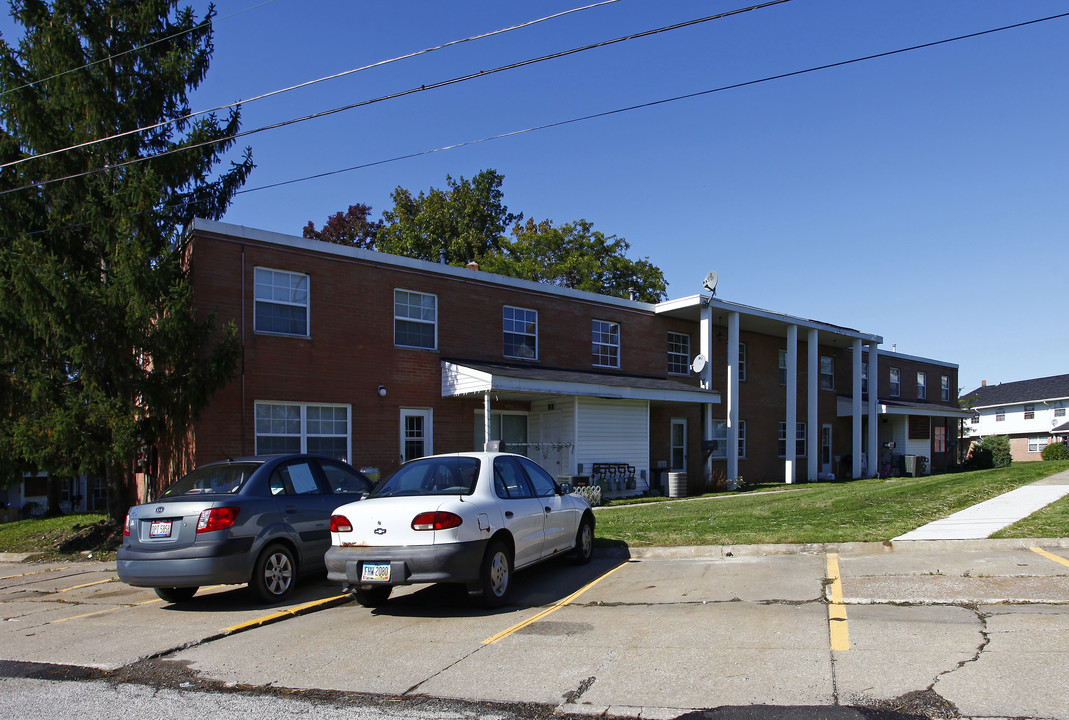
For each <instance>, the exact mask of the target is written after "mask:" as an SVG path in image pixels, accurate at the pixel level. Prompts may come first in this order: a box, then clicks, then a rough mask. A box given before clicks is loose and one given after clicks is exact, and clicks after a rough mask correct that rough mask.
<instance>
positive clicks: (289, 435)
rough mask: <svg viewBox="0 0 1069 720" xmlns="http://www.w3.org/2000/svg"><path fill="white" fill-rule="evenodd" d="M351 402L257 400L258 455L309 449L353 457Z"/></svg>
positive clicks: (309, 451)
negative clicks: (321, 402) (350, 451)
mask: <svg viewBox="0 0 1069 720" xmlns="http://www.w3.org/2000/svg"><path fill="white" fill-rule="evenodd" d="M350 411H351V410H350V406H349V405H312V404H304V403H269V402H258V403H256V454H257V455H275V454H280V453H299V452H307V453H314V454H316V455H326V456H328V457H333V458H338V459H339V460H345V461H346V462H348V460H349V449H350V447H351V446H352V443H351V439H352V436H351V434H350V420H349V418H350Z"/></svg>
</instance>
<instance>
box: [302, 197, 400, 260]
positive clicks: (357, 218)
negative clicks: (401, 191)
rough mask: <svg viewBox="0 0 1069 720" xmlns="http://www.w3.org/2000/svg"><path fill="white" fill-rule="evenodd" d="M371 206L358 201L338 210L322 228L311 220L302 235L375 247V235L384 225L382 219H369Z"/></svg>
mask: <svg viewBox="0 0 1069 720" xmlns="http://www.w3.org/2000/svg"><path fill="white" fill-rule="evenodd" d="M370 215H371V206H370V205H364V204H363V203H357V204H356V205H350V206H349V209H348V210H346V211H345V212H343V213H342V212H336V213H334V214H333V215H331V216H330V217H328V218H327V221H326V222H325V223H323V229H322V230H316V226H315V223H313V222H312V221H311V220H309V221H308V224H307V225H305V226H304V230H303V231H302V233H301V234H302V235H303V236H304V237H306V238H308V239H309V240H323V241H324V242H330V243H335V244H337V245H346V246H348V247H358V248H366V249H368V250H373V249H374V248H375V236H376V235H377V234H378V232H379V229H380V228H381V227H382V221H380V220H371V219H369V218H370Z"/></svg>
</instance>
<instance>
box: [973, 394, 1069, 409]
mask: <svg viewBox="0 0 1069 720" xmlns="http://www.w3.org/2000/svg"><path fill="white" fill-rule="evenodd" d="M1066 400H1069V397H1052V398H1041V399H1038V400H1017V401H1016V402H1008V403H1002V404H1000V405H973V407H972V409H973V410H988V409H991V408H1011V407H1016V406H1018V405H1022V406H1023V405H1039V404H1043V405H1050V404H1051V403H1056V402H1065V401H1066Z"/></svg>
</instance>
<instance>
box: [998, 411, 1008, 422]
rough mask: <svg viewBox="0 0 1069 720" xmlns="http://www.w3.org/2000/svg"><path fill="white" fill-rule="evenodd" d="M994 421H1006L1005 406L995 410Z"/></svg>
mask: <svg viewBox="0 0 1069 720" xmlns="http://www.w3.org/2000/svg"><path fill="white" fill-rule="evenodd" d="M995 422H1006V408H997V409H996V410H995Z"/></svg>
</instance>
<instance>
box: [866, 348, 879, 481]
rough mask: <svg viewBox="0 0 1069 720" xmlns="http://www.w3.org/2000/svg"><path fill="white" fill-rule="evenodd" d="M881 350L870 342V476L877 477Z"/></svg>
mask: <svg viewBox="0 0 1069 720" xmlns="http://www.w3.org/2000/svg"><path fill="white" fill-rule="evenodd" d="M879 354H880V350H879V348H878V347H877V345H876V343H874V342H870V343H869V402H868V406H869V407H868V415H869V477H875V476H876V473H877V471H878V470H879V467H878V463H879V460H880V426H879V425H878V422H879V418H878V417H877V416H876V406H877V405H878V404H879V400H880V398H879V392H878V391H877V389H878V388H879V386H880V385H879V383H878V382H877V381H876V379H877V378H878V377H879V376H880V375H879V372H878V371H879V368H878V362H877V358H878V357H879Z"/></svg>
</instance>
